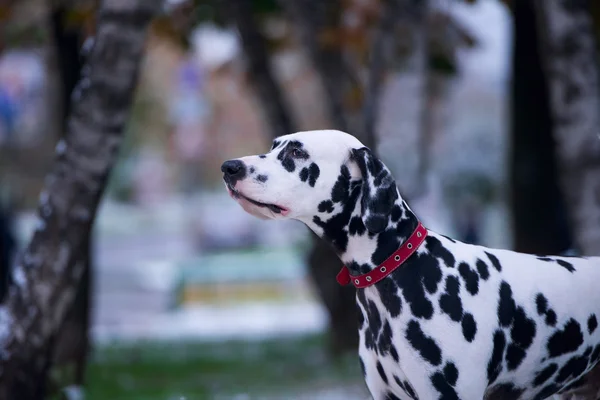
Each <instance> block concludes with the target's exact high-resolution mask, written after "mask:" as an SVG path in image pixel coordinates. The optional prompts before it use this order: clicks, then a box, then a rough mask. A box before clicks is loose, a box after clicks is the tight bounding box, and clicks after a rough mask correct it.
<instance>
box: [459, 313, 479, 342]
mask: <svg viewBox="0 0 600 400" xmlns="http://www.w3.org/2000/svg"><path fill="white" fill-rule="evenodd" d="M461 326H462V332H463V336H464V337H465V339H466V341H467V342H469V343H470V342H472V341H473V339H475V334H476V333H477V324H476V323H475V318H474V317H473V314H469V313H465V315H464V316H463V319H462V323H461Z"/></svg>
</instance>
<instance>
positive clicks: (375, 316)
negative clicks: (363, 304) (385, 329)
mask: <svg viewBox="0 0 600 400" xmlns="http://www.w3.org/2000/svg"><path fill="white" fill-rule="evenodd" d="M367 304H368V308H367V318H368V323H369V328H368V329H369V330H370V331H371V332H373V335H377V334H378V333H379V330H380V329H381V327H382V322H381V315H379V310H378V309H377V306H376V305H375V303H374V302H372V301H371V300H367Z"/></svg>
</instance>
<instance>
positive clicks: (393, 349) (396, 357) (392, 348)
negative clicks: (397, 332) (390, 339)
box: [390, 344, 400, 362]
mask: <svg viewBox="0 0 600 400" xmlns="http://www.w3.org/2000/svg"><path fill="white" fill-rule="evenodd" d="M390 355H391V356H392V358H393V359H394V361H395V362H400V356H399V355H398V350H396V346H394V345H393V344H392V345H391V346H390Z"/></svg>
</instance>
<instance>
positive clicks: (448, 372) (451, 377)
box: [444, 362, 458, 386]
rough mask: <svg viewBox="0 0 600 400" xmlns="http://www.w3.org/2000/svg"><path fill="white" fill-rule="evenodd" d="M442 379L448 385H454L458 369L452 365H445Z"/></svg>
mask: <svg viewBox="0 0 600 400" xmlns="http://www.w3.org/2000/svg"><path fill="white" fill-rule="evenodd" d="M444 377H445V378H446V380H447V381H448V383H449V384H450V385H452V386H454V385H456V381H458V369H457V368H456V365H454V363H451V362H449V363H446V366H445V367H444Z"/></svg>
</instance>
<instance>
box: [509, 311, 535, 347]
mask: <svg viewBox="0 0 600 400" xmlns="http://www.w3.org/2000/svg"><path fill="white" fill-rule="evenodd" d="M535 331H536V328H535V321H534V320H533V319H531V318H528V317H527V315H526V314H525V310H523V308H522V307H518V308H517V309H516V311H515V317H514V320H513V326H512V329H511V330H510V338H511V339H512V341H513V343H515V344H516V345H517V346H519V347H520V348H522V349H524V350H527V349H528V348H529V346H531V343H533V339H534V337H535Z"/></svg>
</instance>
